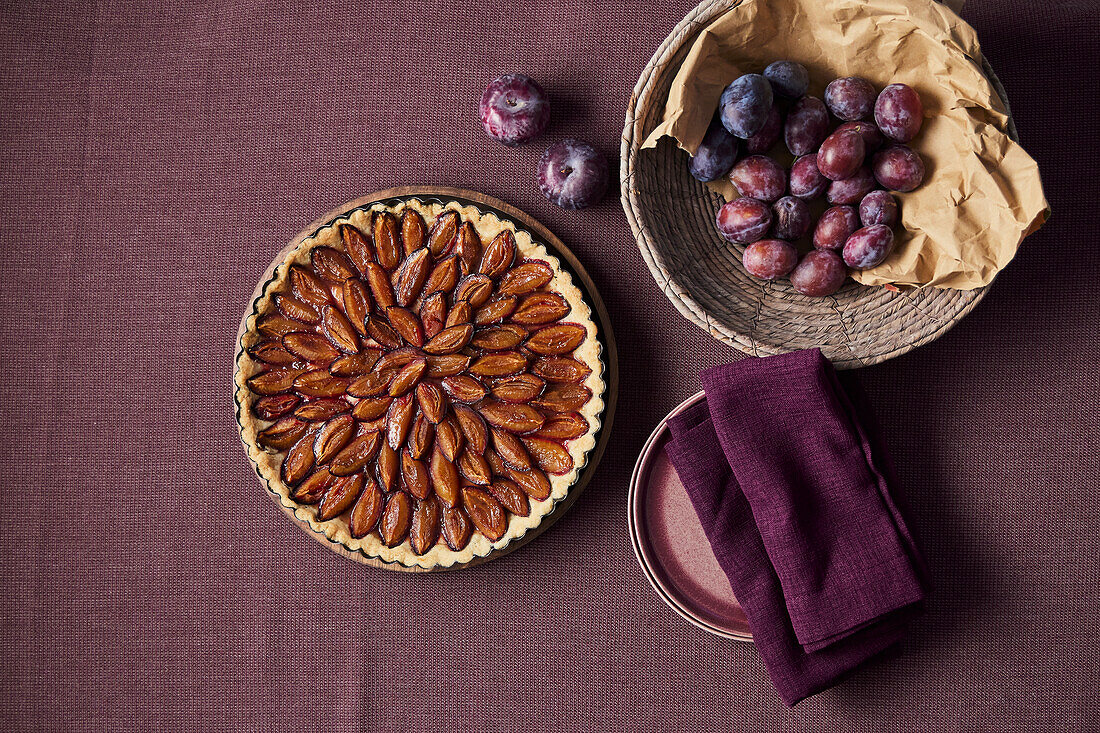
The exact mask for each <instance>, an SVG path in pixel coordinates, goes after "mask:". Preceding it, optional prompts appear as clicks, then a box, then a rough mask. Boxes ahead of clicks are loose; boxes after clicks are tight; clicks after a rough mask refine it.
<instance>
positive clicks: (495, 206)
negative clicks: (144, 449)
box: [233, 186, 619, 573]
mask: <svg viewBox="0 0 1100 733" xmlns="http://www.w3.org/2000/svg"><path fill="white" fill-rule="evenodd" d="M407 198H420V199H438V200H440V201H451V200H456V201H459V202H460V203H464V204H472V205H474V206H476V207H478V208H480V209H482V210H484V211H492V212H494V213H496V214H497V215H498V216H500V217H501V218H502V219H510V220H512V221H513V222H515V223H516V224H517V225H519V227H520V228H523V229H526V230H527V231H529V232H530V233H531V234H532V235H533V237H534V239H535V240H536V241H538V242H542V243H543V244H545V245H546V248H547V249H548V250H549V251H550V252H551V253H552V254H554V255H556V256H557V257H558V258H560V259H561V261H562V263H563V266H564V267H565V268H566V269H567V270H569V272H570V273H571V274H572V275H573V278H574V282H575V283H576V285H577V286H578V287H579V288H580V289H581V290H582V291H584V295H585V298H586V300H587V301H588V303H589V305H590V306H591V307H592V313H593V319H594V320H595V322H596V327H597V330H598V332H599V340H600V343H601V345H602V346H603V354H602V359H603V361H604V366H605V367H606V369H607V371H606V374H605V381H606V382H607V389H606V391H605V392H604V396H603V400H604V411H603V414H602V415H601V416H600V428H599V430H598V432H597V434H596V446H595V447H594V448H593V449H592V450H591V451H590V452H589V454H588V459H587V463H586V464H585V466H584V469H583V470H582V471H581V474H580V476H579V477H578V478H577V481H576V482H575V483H574V484H573V485H572V486H571V487H570V488H569V493H568V494H567V495H566V497H565V498H564V499H562V500H561V501H559V502H558V504H557V506H555V507H554V510H553V511H552V512H551V513H550V514H547V515H546V516H545V517H543V519H542V522H540V523H539V525H538V526H537V527H535V528H533V529H531V530H530V531H528V532H527V534H525V535H524V536H523V537H520V538H519V539H517V540H515V541H514V542H512V543H510V544H509V545H508V546H506V547H504V548H501V549H499V550H493V551H492V552H490V553H489V554H488V555H486V556H484V557H479V558H476V559H474V560H472V561H470V562H468V563H464V564H460V565H453V566H451V567H449V568H433V569H425V568H421V567H407V566H405V565H402V564H401V563H388V562H384V561H382V560H379V559H378V558H372V557H367V556H365V555H363V554H362V553H360V552H355V551H353V550H349V549H348V548H346V547H344V546H343V545H341V544H339V543H338V542H334V541H332V540H330V539H329V538H328V537H326V536H325V535H323V534H319V533H317V532H314V531H313V530H312V529H310V527H309V525H308V524H306V523H305V522H303V521H301V520H300V519H298V517H296V516H295V515H294V510H293V509H291V508H289V507H285V506H283V504H282V502H281V501H279V498H278V497H277V496H276V495H275V494H274V493H272V492H271V491H269V490H268V489H267V485H266V482H265V481H264V479H263V477H262V476H260V475H259V472H257V474H256V475H257V477H258V478H259V479H260V483H261V484H262V485H263V486H264V491H265V493H267V495H268V496H269V497H270V498H271V500H272V501H274V502H275V505H276V506H277V507H279V509H281V510H282V511H283V513H284V514H286V515H287V516H288V517H289V518H290V521H292V522H294V524H296V525H297V526H299V527H301V529H302V531H304V532H305V533H306V534H308V535H309V536H310V537H312V538H313V539H315V540H317V541H318V542H320V543H321V544H322V545H324V546H325V547H327V548H328V549H330V550H332V551H333V552H335V553H337V554H339V555H343V556H344V557H347V558H349V559H351V560H355V561H356V562H359V563H362V564H364V565H371V566H373V567H377V568H383V569H385V570H397V571H402V572H410V573H429V572H441V571H444V570H460V569H463V568H469V567H474V566H476V565H481V564H483V563H486V562H488V561H490V560H493V559H495V558H498V557H503V556H504V555H507V554H508V553H510V552H514V551H515V550H517V549H519V548H520V547H523V546H524V545H526V544H527V543H528V542H530V541H531V540H533V539H535V538H536V537H538V536H539V535H541V534H542V533H543V532H545V531H546V530H547V529H549V528H550V526H551V525H552V524H554V522H556V521H557V520H558V519H559V518H561V516H562V515H563V514H565V512H567V511H568V510H569V508H570V507H571V506H573V503H574V502H576V500H577V499H578V497H580V495H581V492H582V491H584V488H585V487H586V486H587V485H588V482H589V481H591V480H592V476H593V474H594V473H595V472H596V469H597V467H598V466H599V463H600V459H601V458H602V457H603V454H604V451H605V450H606V448H607V442H608V440H609V439H610V436H611V426H612V422H613V419H614V417H615V405H616V402H617V400H618V394H619V361H618V350H617V348H616V345H615V336H614V334H613V332H612V330H611V319H610V317H609V316H608V314H607V308H606V307H605V306H604V303H603V299H601V298H600V294H599V292H598V291H597V290H596V286H595V284H594V283H593V282H592V278H590V277H589V276H588V273H587V272H586V271H585V269H584V266H583V265H581V263H580V260H578V259H577V257H576V255H574V254H573V252H572V251H571V250H570V249H569V248H568V247H566V246H565V244H563V243H562V241H561V240H560V239H558V238H557V237H556V236H554V234H553V233H552V232H551V231H550V230H549V229H547V228H546V227H544V226H543V225H542V224H540V223H539V222H538V221H537V220H536V219H534V218H533V217H531V216H530V215H528V214H526V213H524V212H522V211H520V210H519V209H517V208H515V207H514V206H510V205H508V204H506V203H504V202H503V201H500V200H499V199H495V198H492V197H491V196H486V195H485V194H483V193H478V192H477V191H468V190H466V189H461V188H450V187H447V186H402V187H400V188H389V189H386V190H384V191H376V192H375V193H372V194H370V195H367V196H363V197H361V198H357V199H355V200H354V201H350V202H348V203H347V204H344V205H343V206H341V207H339V208H337V209H334V210H332V211H330V212H328V213H327V214H324V215H323V216H321V217H320V218H318V219H316V220H314V221H313V222H312V223H311V224H310V225H309V226H307V227H306V228H305V229H303V230H302V231H301V232H299V233H298V235H297V236H296V237H294V239H292V240H291V241H290V243H289V244H287V246H286V247H284V248H283V249H282V250H281V251H280V252H279V253H278V254H277V255H275V258H274V259H273V260H272V261H271V264H270V265H268V267H267V269H266V270H265V271H264V273H263V276H262V277H261V278H260V280H259V282H258V283H257V285H256V289H255V290H254V291H253V293H252V298H251V299H250V300H249V307H248V310H247V311H246V312H245V314H244V316H243V317H242V318H241V323H240V326H239V328H238V329H237V341H236V344H237V348H236V353H235V354H234V357H233V364H234V371H235V370H236V364H237V361H238V359H239V358H240V356H241V351H242V345H241V339H242V337H243V336H244V333H245V323H246V321H247V319H248V316H249V315H251V313H252V304H253V303H254V302H255V301H256V299H258V298H259V297H260V295H261V294H262V292H263V289H264V287H265V285H266V284H267V282H268V281H269V280H270V279H271V278H272V276H273V275H274V272H275V268H276V267H277V266H278V264H279V263H280V262H282V261H283V260H284V259H285V258H286V256H287V255H288V254H290V253H291V252H292V251H293V250H295V249H297V248H298V247H299V246H300V245H301V244H302V242H303V241H304V240H306V239H308V238H309V237H311V236H313V234H314V233H315V232H316V231H317V230H318V229H320V228H321V227H324V226H326V225H327V224H328V223H329V222H331V221H333V220H334V219H337V218H340V217H342V216H345V215H347V214H348V213H349V212H351V211H354V210H355V209H359V208H363V207H369V206H371V205H372V204H376V203H387V204H396V203H399V202H400V200H402V199H407ZM239 412H240V405H237V404H236V390H234V415H237V414H238V413H239ZM250 462H251V461H250ZM253 469H255V465H253Z"/></svg>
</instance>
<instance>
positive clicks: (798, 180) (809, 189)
mask: <svg viewBox="0 0 1100 733" xmlns="http://www.w3.org/2000/svg"><path fill="white" fill-rule="evenodd" d="M828 185H829V179H828V178H826V177H825V176H823V175H821V171H819V170H818V169H817V153H810V154H809V155H803V156H801V157H800V158H798V159H796V160H795V161H794V163H793V164H791V181H790V187H791V194H792V195H794V196H797V197H798V198H800V199H806V200H807V201H808V200H810V199H816V198H817V197H818V196H820V195H821V194H823V193H824V192H825V189H826V188H827V187H828Z"/></svg>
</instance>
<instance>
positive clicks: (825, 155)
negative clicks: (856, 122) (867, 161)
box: [817, 130, 866, 181]
mask: <svg viewBox="0 0 1100 733" xmlns="http://www.w3.org/2000/svg"><path fill="white" fill-rule="evenodd" d="M865 152H866V150H865V148H864V145H863V136H862V135H860V134H859V133H858V132H855V131H854V130H841V131H839V132H834V133H833V134H832V135H829V137H827V138H825V142H823V143H821V149H820V150H818V151H817V169H818V170H819V171H821V175H823V176H825V177H826V178H828V179H829V180H832V181H843V180H844V179H845V178H851V177H852V176H853V175H855V172H856V171H858V170H859V167H860V166H861V165H863V156H864V155H865Z"/></svg>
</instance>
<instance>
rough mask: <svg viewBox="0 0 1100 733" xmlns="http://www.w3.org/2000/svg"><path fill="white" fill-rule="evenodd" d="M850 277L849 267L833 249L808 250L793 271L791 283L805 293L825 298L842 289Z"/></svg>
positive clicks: (812, 296) (813, 296)
mask: <svg viewBox="0 0 1100 733" xmlns="http://www.w3.org/2000/svg"><path fill="white" fill-rule="evenodd" d="M847 277H848V268H847V267H845V266H844V260H842V259H840V255H838V254H837V253H836V252H833V251H831V250H821V249H815V250H813V251H812V252H807V253H806V254H805V255H804V256H803V257H802V261H801V262H799V263H798V266H797V267H795V268H794V271H792V272H791V285H793V286H794V289H795V290H797V291H798V292H800V293H802V294H803V295H808V296H810V297H811V298H824V297H825V296H826V295H832V294H833V293H835V292H836V291H838V290H840V286H841V285H843V284H844V280H845V279H846V278H847Z"/></svg>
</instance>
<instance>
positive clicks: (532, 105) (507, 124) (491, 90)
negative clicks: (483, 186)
mask: <svg viewBox="0 0 1100 733" xmlns="http://www.w3.org/2000/svg"><path fill="white" fill-rule="evenodd" d="M478 111H479V113H480V116H481V124H482V125H483V126H484V127H485V132H487V133H489V137H492V138H495V139H497V140H500V141H501V142H502V143H504V144H505V145H519V144H520V143H525V142H527V141H528V140H531V139H533V138H536V137H538V136H539V135H541V134H542V133H543V131H544V130H545V129H546V125H547V124H548V123H549V122H550V100H549V98H548V97H547V96H546V92H545V91H543V89H542V87H540V86H539V85H538V82H536V81H535V80H534V79H532V78H531V77H529V76H524V75H523V74H505V75H504V76H498V77H497V78H496V79H493V80H492V81H491V82H489V86H487V87H485V91H484V92H483V93H482V95H481V105H480V106H479V108H478Z"/></svg>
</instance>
